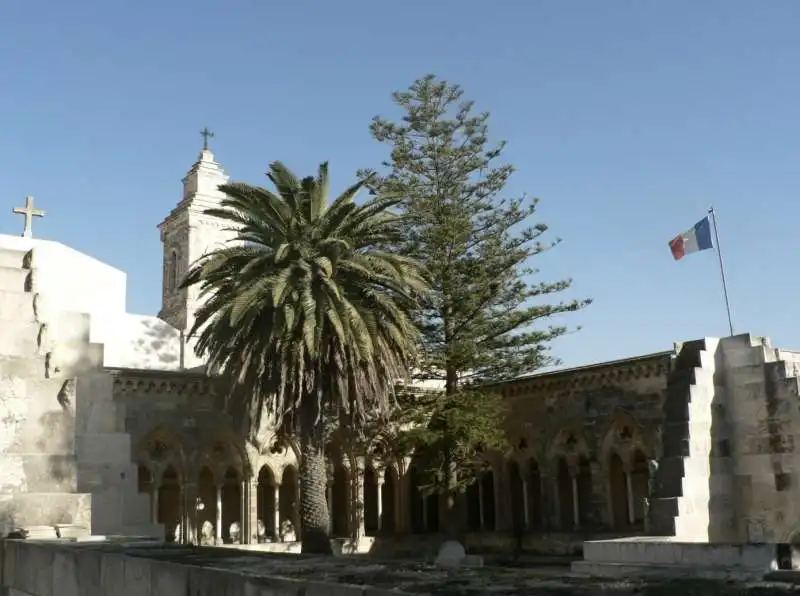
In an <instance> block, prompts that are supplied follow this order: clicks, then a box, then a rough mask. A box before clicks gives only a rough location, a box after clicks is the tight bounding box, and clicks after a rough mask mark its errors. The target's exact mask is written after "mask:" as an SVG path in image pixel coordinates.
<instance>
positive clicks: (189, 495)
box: [181, 482, 200, 544]
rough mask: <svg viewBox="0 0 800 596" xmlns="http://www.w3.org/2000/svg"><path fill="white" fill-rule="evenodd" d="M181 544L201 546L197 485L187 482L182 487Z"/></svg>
mask: <svg viewBox="0 0 800 596" xmlns="http://www.w3.org/2000/svg"><path fill="white" fill-rule="evenodd" d="M181 488H182V489H183V490H182V492H183V494H182V497H183V498H182V499H181V509H182V513H183V515H181V542H182V543H183V544H199V543H200V540H199V538H198V527H197V485H196V484H195V483H193V482H187V483H185V484H182V485H181Z"/></svg>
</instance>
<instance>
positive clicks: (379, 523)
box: [375, 473, 384, 532]
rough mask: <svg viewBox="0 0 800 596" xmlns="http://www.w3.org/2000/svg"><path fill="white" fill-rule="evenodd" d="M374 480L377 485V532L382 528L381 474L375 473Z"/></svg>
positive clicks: (382, 480)
mask: <svg viewBox="0 0 800 596" xmlns="http://www.w3.org/2000/svg"><path fill="white" fill-rule="evenodd" d="M375 480H376V483H377V486H378V502H377V505H376V507H377V511H378V532H380V531H381V530H382V529H383V482H384V478H383V474H380V475H378V474H377V473H376V476H375Z"/></svg>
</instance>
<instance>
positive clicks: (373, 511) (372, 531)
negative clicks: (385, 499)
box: [364, 466, 380, 536]
mask: <svg viewBox="0 0 800 596" xmlns="http://www.w3.org/2000/svg"><path fill="white" fill-rule="evenodd" d="M379 494H380V490H379V489H378V475H377V474H376V473H375V470H374V468H373V467H372V466H367V467H366V468H365V469H364V532H365V534H366V535H367V536H375V535H376V534H377V533H378V530H379V529H380V513H379V512H378V499H379Z"/></svg>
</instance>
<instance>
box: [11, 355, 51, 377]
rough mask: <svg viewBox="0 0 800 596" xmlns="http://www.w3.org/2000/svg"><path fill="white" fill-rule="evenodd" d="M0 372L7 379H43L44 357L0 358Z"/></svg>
mask: <svg viewBox="0 0 800 596" xmlns="http://www.w3.org/2000/svg"><path fill="white" fill-rule="evenodd" d="M0 370H2V371H3V375H5V376H8V377H19V378H22V379H29V378H40V377H44V370H45V367H44V357H43V356H31V357H28V358H24V357H19V356H6V357H2V356H0Z"/></svg>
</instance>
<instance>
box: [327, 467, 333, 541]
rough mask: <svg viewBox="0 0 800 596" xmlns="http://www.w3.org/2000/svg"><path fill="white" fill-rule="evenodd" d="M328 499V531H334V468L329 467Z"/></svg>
mask: <svg viewBox="0 0 800 596" xmlns="http://www.w3.org/2000/svg"><path fill="white" fill-rule="evenodd" d="M327 499H328V531H329V532H333V469H332V468H330V467H329V469H328V485H327Z"/></svg>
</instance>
